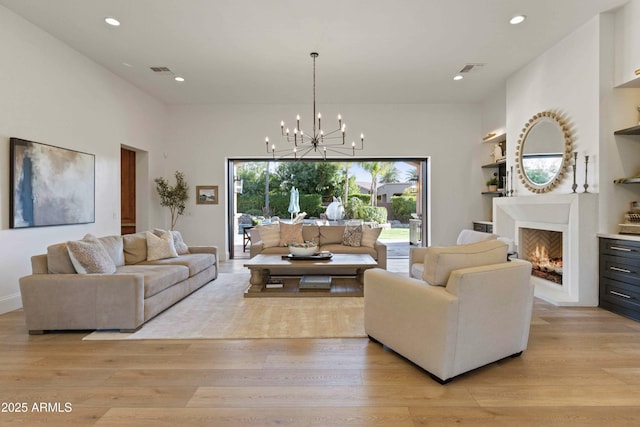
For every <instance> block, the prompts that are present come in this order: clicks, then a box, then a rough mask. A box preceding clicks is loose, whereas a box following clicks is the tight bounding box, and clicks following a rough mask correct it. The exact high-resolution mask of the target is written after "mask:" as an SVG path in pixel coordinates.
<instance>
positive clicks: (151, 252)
mask: <svg viewBox="0 0 640 427" xmlns="http://www.w3.org/2000/svg"><path fill="white" fill-rule="evenodd" d="M146 237H147V261H156V260H159V259H165V258H176V257H177V256H178V253H177V252H176V247H175V245H174V244H173V235H172V234H171V232H170V231H165V232H164V233H163V234H162V236H160V237H158V236H156V235H155V234H153V233H152V232H150V231H147V232H146Z"/></svg>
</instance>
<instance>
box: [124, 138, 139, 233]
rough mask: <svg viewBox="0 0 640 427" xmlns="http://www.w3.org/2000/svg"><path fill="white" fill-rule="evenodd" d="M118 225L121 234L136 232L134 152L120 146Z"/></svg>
mask: <svg viewBox="0 0 640 427" xmlns="http://www.w3.org/2000/svg"><path fill="white" fill-rule="evenodd" d="M120 222H121V224H120V226H121V233H122V234H132V233H135V232H136V152H135V151H132V150H127V149H126V148H120Z"/></svg>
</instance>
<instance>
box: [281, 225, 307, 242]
mask: <svg viewBox="0 0 640 427" xmlns="http://www.w3.org/2000/svg"><path fill="white" fill-rule="evenodd" d="M289 243H304V239H303V238H302V223H300V224H287V223H286V222H281V223H280V246H287V245H288V244H289Z"/></svg>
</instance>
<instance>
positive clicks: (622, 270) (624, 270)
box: [609, 267, 631, 273]
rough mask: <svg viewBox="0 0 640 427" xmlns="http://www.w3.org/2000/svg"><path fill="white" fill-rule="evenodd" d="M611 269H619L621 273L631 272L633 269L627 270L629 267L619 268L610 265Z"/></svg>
mask: <svg viewBox="0 0 640 427" xmlns="http://www.w3.org/2000/svg"><path fill="white" fill-rule="evenodd" d="M609 270H613V271H619V272H620V273H631V270H627V269H624V268H618V267H609Z"/></svg>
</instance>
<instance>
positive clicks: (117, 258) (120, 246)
mask: <svg viewBox="0 0 640 427" xmlns="http://www.w3.org/2000/svg"><path fill="white" fill-rule="evenodd" d="M98 241H99V242H100V243H102V246H104V248H105V249H106V250H107V253H108V254H109V256H110V257H111V259H112V260H113V263H114V264H115V265H116V267H122V266H123V265H124V241H123V239H122V236H105V237H98Z"/></svg>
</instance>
